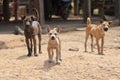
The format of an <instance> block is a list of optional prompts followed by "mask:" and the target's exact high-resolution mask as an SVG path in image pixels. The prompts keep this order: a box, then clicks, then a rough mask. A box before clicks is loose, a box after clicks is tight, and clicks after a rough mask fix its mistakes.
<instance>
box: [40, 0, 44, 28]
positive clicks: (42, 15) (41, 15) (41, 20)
mask: <svg viewBox="0 0 120 80" xmlns="http://www.w3.org/2000/svg"><path fill="white" fill-rule="evenodd" d="M39 15H40V19H39V20H40V23H41V25H42V26H43V25H44V24H45V18H44V0H39Z"/></svg>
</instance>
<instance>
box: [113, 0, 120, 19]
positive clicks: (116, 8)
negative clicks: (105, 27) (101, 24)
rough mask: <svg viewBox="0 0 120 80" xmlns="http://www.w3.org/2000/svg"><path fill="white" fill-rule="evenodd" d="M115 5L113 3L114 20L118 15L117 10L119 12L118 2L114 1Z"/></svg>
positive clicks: (117, 0)
mask: <svg viewBox="0 0 120 80" xmlns="http://www.w3.org/2000/svg"><path fill="white" fill-rule="evenodd" d="M114 1H115V3H114V7H115V18H117V19H118V16H119V13H118V10H119V5H120V4H119V0H114Z"/></svg>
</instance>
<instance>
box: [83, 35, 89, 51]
mask: <svg viewBox="0 0 120 80" xmlns="http://www.w3.org/2000/svg"><path fill="white" fill-rule="evenodd" d="M88 37H89V34H87V33H86V37H85V45H84V46H85V52H87V40H88Z"/></svg>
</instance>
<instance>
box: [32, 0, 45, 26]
mask: <svg viewBox="0 0 120 80" xmlns="http://www.w3.org/2000/svg"><path fill="white" fill-rule="evenodd" d="M31 6H32V8H36V9H37V10H38V12H39V22H40V24H41V26H43V25H44V24H45V19H44V0H31Z"/></svg>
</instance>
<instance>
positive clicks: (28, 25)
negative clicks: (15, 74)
mask: <svg viewBox="0 0 120 80" xmlns="http://www.w3.org/2000/svg"><path fill="white" fill-rule="evenodd" d="M34 11H35V12H36V13H37V12H38V11H37V10H36V9H34ZM37 18H38V17H37V16H36V17H35V16H33V15H29V16H23V17H22V20H23V26H24V35H25V39H26V45H27V49H28V56H31V55H32V48H33V47H34V56H38V54H37V43H36V41H37V39H36V36H37V37H38V41H39V53H41V25H40V24H39V22H38V20H37Z"/></svg>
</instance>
